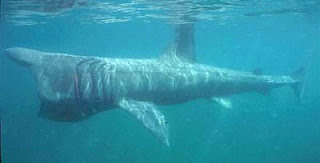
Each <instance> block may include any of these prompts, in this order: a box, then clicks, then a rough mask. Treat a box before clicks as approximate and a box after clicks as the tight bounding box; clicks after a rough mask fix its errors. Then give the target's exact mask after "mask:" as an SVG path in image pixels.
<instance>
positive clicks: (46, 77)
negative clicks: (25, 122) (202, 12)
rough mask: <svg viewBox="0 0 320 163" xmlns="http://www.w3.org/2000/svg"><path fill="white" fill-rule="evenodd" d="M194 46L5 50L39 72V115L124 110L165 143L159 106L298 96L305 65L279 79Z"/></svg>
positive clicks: (79, 116) (73, 117) (77, 116)
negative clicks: (89, 51) (95, 53)
mask: <svg viewBox="0 0 320 163" xmlns="http://www.w3.org/2000/svg"><path fill="white" fill-rule="evenodd" d="M188 28H189V27H188ZM190 36H191V37H193V35H190ZM180 39H181V38H180ZM188 39H189V41H187V42H186V41H185V40H188ZM189 44H193V38H190V37H188V38H186V39H184V42H183V43H180V44H178V45H177V46H175V48H174V49H175V50H179V49H180V50H181V51H183V53H181V54H183V55H179V54H180V53H179V52H177V51H175V52H173V51H170V52H169V53H167V54H166V55H164V57H162V58H159V59H112V58H101V57H85V56H78V55H68V54H58V53H46V52H40V51H36V50H31V49H26V48H10V49H6V50H5V51H4V54H5V55H7V56H8V57H9V58H11V59H12V60H14V61H15V62H17V63H19V64H20V65H22V66H24V67H26V68H28V69H30V70H31V72H32V74H33V75H34V76H35V78H36V80H37V84H38V92H39V98H40V101H41V106H40V111H39V116H41V117H44V118H47V119H50V120H56V121H79V120H83V119H86V118H88V117H90V116H92V115H94V114H96V113H99V112H101V111H106V110H110V109H114V108H122V109H124V110H125V111H127V112H128V113H130V114H131V115H133V116H134V117H135V118H136V119H137V120H138V121H139V122H140V123H141V124H142V125H143V126H144V127H146V128H147V129H148V130H149V131H150V132H151V133H152V134H153V135H154V136H156V137H157V138H158V140H160V141H161V142H162V143H164V144H166V145H169V136H168V126H167V122H166V119H165V116H164V115H163V114H162V113H161V112H160V111H159V110H158V109H157V105H170V104H178V103H183V102H187V101H191V100H194V99H199V98H205V99H212V100H213V101H216V102H218V103H220V104H222V105H224V106H226V107H231V105H230V103H229V102H228V101H226V100H223V98H225V97H228V96H230V95H233V94H238V93H242V92H252V91H255V92H262V93H264V92H267V91H269V90H271V89H273V88H276V87H282V86H291V87H292V88H293V89H294V91H295V92H296V94H297V95H299V89H298V88H299V82H300V80H301V76H302V74H303V69H300V70H298V71H297V72H296V73H295V75H292V76H277V77H275V76H268V75H255V74H253V73H251V72H241V71H235V70H230V69H223V68H217V67H212V66H208V65H203V64H198V63H196V62H195V55H194V53H193V51H194V48H190V46H188V45H189ZM189 54H191V55H189ZM299 76H300V77H299Z"/></svg>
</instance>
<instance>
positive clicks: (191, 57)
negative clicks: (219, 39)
mask: <svg viewBox="0 0 320 163" xmlns="http://www.w3.org/2000/svg"><path fill="white" fill-rule="evenodd" d="M175 32H176V36H175V39H174V40H173V42H172V43H170V44H169V46H168V48H167V49H166V50H165V52H164V53H163V54H162V58H165V59H170V60H174V61H176V60H179V61H186V62H190V63H194V62H196V53H195V43H194V24H193V23H188V24H179V25H177V27H176V29H175Z"/></svg>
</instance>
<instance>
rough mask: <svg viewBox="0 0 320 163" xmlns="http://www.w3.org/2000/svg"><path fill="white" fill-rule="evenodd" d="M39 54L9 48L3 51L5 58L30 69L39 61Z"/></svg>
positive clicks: (32, 51) (29, 50) (33, 51)
mask: <svg viewBox="0 0 320 163" xmlns="http://www.w3.org/2000/svg"><path fill="white" fill-rule="evenodd" d="M37 53H39V52H38V51H35V50H31V49H26V48H8V49H5V50H4V51H3V54H4V55H5V56H7V57H9V58H10V59H11V60H13V61H14V62H16V63H18V64H19V65H21V66H24V67H30V66H31V65H32V64H33V63H34V62H35V61H36V60H38V59H37V58H38V57H37V56H38V55H37Z"/></svg>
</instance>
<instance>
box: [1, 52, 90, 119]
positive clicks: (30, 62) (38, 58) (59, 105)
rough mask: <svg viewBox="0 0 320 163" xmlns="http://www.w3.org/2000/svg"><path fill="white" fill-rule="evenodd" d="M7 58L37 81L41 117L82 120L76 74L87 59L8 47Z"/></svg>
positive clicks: (5, 53)
mask: <svg viewBox="0 0 320 163" xmlns="http://www.w3.org/2000/svg"><path fill="white" fill-rule="evenodd" d="M4 55H6V56H8V57H9V58H10V59H11V60H13V61H14V62H16V63H18V64H19V65H21V66H23V67H25V68H27V69H29V70H30V71H31V72H32V74H33V76H34V77H35V78H36V81H37V88H38V89H37V90H38V94H39V98H40V100H41V105H40V111H39V114H38V115H39V116H40V117H43V118H46V119H50V120H57V121H75V120H80V119H82V118H83V115H81V113H80V112H79V111H78V110H79V105H78V103H77V100H76V89H75V84H76V82H75V74H76V67H77V65H78V64H79V63H80V62H82V61H83V60H84V59H85V58H84V57H80V56H73V55H66V54H56V53H45V52H39V51H36V50H31V49H25V48H9V49H6V50H4ZM85 109H86V108H85Z"/></svg>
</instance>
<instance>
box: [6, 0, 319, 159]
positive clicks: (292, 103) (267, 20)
mask: <svg viewBox="0 0 320 163" xmlns="http://www.w3.org/2000/svg"><path fill="white" fill-rule="evenodd" d="M7 1H10V0H7ZM107 2H108V3H103V4H102V3H101V4H99V3H98V4H99V5H98V6H100V8H103V9H104V10H103V11H104V12H102V11H101V10H97V9H96V8H95V7H90V6H81V7H74V8H67V9H65V8H63V9H59V8H58V9H57V11H50V12H49V13H48V11H37V12H39V13H45V15H40V14H38V15H32V14H31V15H28V16H26V17H21V10H23V9H20V8H19V9H16V8H14V9H12V8H10V7H5V6H2V9H3V12H4V14H2V21H1V24H0V50H2V49H5V48H9V47H26V48H32V49H37V50H41V51H47V52H61V53H69V54H77V55H91V56H101V57H111V58H114V57H116V58H157V57H159V55H160V54H161V53H162V52H163V51H164V49H165V47H166V46H167V45H168V44H169V43H170V42H171V41H172V39H173V38H174V26H175V25H174V24H175V23H174V19H175V15H174V14H171V15H170V14H168V13H170V11H168V10H173V8H175V7H177V8H179V7H181V6H184V5H183V3H182V4H179V5H177V4H171V3H169V4H166V3H164V2H163V3H161V2H155V1H123V2H119V3H116V2H115V1H107ZM202 2H203V3H189V1H188V3H186V4H187V6H188V5H189V6H188V7H187V8H190V6H191V8H192V9H193V10H196V9H194V8H196V7H194V6H196V5H198V6H201V5H202V6H205V7H203V8H202V9H201V10H197V12H195V13H193V14H194V15H195V16H194V17H195V18H196V19H197V21H196V22H195V42H196V53H197V59H198V62H199V63H203V64H208V65H212V66H217V67H224V68H230V69H236V70H243V71H252V70H254V69H255V68H261V69H262V70H263V74H270V75H287V74H290V73H291V72H293V71H294V70H295V69H297V68H298V67H299V66H300V65H301V64H302V62H303V61H304V60H305V59H306V58H307V56H308V55H313V56H314V57H313V60H312V61H311V64H310V67H309V69H308V72H307V76H306V82H305V91H304V94H303V97H302V99H301V103H300V104H299V103H298V102H297V99H296V97H295V96H294V93H293V92H292V90H291V89H290V88H279V89H274V90H272V91H271V92H270V95H267V96H264V95H261V94H258V93H245V94H240V95H234V96H231V97H230V98H231V100H232V103H233V108H232V109H230V110H226V109H224V108H222V107H220V106H218V105H216V104H214V103H212V102H210V101H208V100H204V99H199V100H196V101H191V102H188V103H184V104H179V105H171V106H160V110H161V111H162V112H163V113H164V114H165V116H166V118H167V120H168V122H169V133H170V134H169V136H170V144H171V145H170V146H169V147H167V146H164V145H163V144H161V143H159V142H158V141H157V139H155V138H154V137H153V136H152V135H151V134H150V133H149V132H148V131H147V130H146V129H145V128H143V127H142V126H141V125H140V124H139V123H137V122H136V120H135V119H134V118H132V117H131V116H130V115H128V114H127V113H125V112H124V111H123V110H120V109H114V110H111V111H106V112H102V113H99V114H97V115H95V116H93V117H90V118H89V119H87V120H84V121H80V122H72V123H63V122H54V121H49V120H45V119H40V118H38V117H37V113H38V110H39V102H40V101H39V99H38V95H37V90H36V82H35V80H34V78H33V77H32V76H31V74H30V72H29V71H28V70H26V69H25V68H22V67H21V66H19V65H17V64H15V63H13V62H12V61H10V60H9V59H8V58H6V57H4V56H3V55H0V108H1V125H2V126H1V138H2V143H1V147H2V150H1V152H2V153H1V154H2V159H3V161H4V162H41V163H43V162H221V163H226V162H228V163H229V162H232V163H238V162H244V163H249V162H253V163H257V162H268V163H269V162H275V163H278V162H279V163H282V162H283V163H286V162H297V163H300V162H308V163H317V162H320V85H319V83H320V4H319V2H317V0H314V1H311V0H308V1H303V2H301V1H298V0H296V1H294V0H291V1H283V2H276V1H271V0H270V1H261V2H260V1H212V2H208V1H202ZM222 2H223V3H222ZM262 2H264V3H262ZM163 4H165V5H164V6H163ZM217 4H219V5H217ZM230 4H234V5H230ZM7 5H9V3H7ZM41 5H44V4H41ZM148 5H149V6H148ZM150 5H152V6H153V8H152V7H150ZM174 5H176V6H174ZM95 6H97V5H95ZM101 6H102V7H101ZM128 6H129V7H128ZM157 6H160V7H162V8H161V9H158V8H156V7H157ZM168 6H169V7H168ZM192 6H193V7H192ZM208 6H209V7H210V6H211V7H216V6H218V7H221V8H222V9H221V8H220V9H218V10H217V11H216V10H215V9H211V10H209V9H208V8H209V7H208ZM60 8H61V7H60ZM163 8H165V9H168V10H164V9H163ZM122 9H123V10H122ZM144 9H145V10H144ZM5 10H8V11H10V12H5ZM28 10H31V9H28ZM220 10H221V11H220ZM19 11H20V12H19ZM218 11H219V12H218ZM95 12H97V13H95ZM100 12H101V13H100ZM17 13H19V14H17ZM57 13H59V14H57ZM98 13H99V14H98ZM201 13H205V14H201ZM24 14H26V13H24ZM156 14H158V15H156ZM166 14H167V15H170V17H169V18H167V17H165V15H166ZM14 15H15V16H16V17H15V16H14ZM22 15H23V13H22ZM39 15H40V16H39ZM101 15H103V16H104V17H103V18H101V17H100V19H98V18H97V17H98V16H101ZM150 15H151V16H150ZM152 15H153V16H152ZM19 16H20V17H19ZM161 16H162V17H161ZM163 17H165V18H163ZM21 19H22V20H23V21H21ZM26 22H29V23H26Z"/></svg>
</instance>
